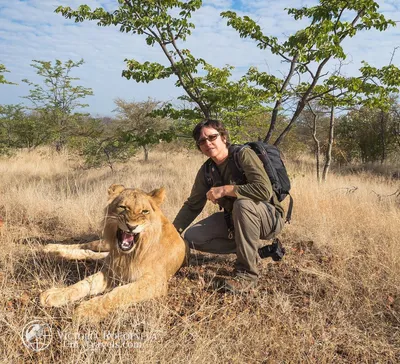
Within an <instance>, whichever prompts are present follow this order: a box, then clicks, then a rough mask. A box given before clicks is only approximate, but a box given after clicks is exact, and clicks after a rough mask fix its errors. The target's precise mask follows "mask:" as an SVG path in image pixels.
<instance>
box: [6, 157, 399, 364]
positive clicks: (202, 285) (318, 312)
mask: <svg viewBox="0 0 400 364" xmlns="http://www.w3.org/2000/svg"><path fill="white" fill-rule="evenodd" d="M150 157H151V158H152V161H150V162H149V163H143V162H141V161H140V160H134V161H131V162H130V163H129V164H127V165H125V166H122V165H121V166H117V168H116V173H115V174H114V175H113V174H111V172H110V171H109V170H108V169H98V170H82V169H81V168H78V167H79V163H78V162H79V161H77V160H74V159H73V158H72V156H69V155H68V154H62V155H58V154H53V153H51V152H50V151H46V150H43V151H42V152H41V153H31V154H20V155H18V156H16V157H15V158H13V159H11V160H0V173H1V175H2V178H1V181H0V216H1V217H3V219H4V226H3V227H2V230H1V233H0V234H1V235H0V244H1V249H0V292H1V293H0V328H1V330H0V357H2V358H4V359H3V360H4V361H5V362H13V363H14V362H24V363H27V362H54V361H57V362H63V363H64V362H65V363H81V362H88V363H89V362H157V363H164V362H173V363H188V362H193V363H210V362H226V363H269V362H287V363H289V362H290V363H293V362H294V363H304V362H310V363H331V362H345V363H355V362H371V363H372V362H373V363H377V362H380V363H387V362H393V363H395V362H399V361H400V333H399V327H400V288H399V287H400V252H399V249H398V244H399V236H400V201H399V199H400V197H396V196H391V197H385V196H388V195H390V194H392V193H393V192H394V191H396V190H397V189H398V188H399V184H398V182H397V183H396V182H395V181H392V180H388V179H383V178H379V177H373V176H372V175H369V174H366V173H364V174H362V175H357V176H355V175H348V176H334V175H331V176H330V179H329V181H328V182H327V183H326V184H324V185H322V186H320V187H318V186H317V185H316V184H315V182H314V177H313V176H312V174H311V168H310V165H309V163H297V164H293V165H291V166H289V169H290V170H291V173H292V180H293V197H294V200H295V207H294V208H295V210H294V216H293V222H292V224H291V225H288V226H286V228H285V230H284V232H283V233H282V234H281V236H282V240H283V241H284V243H285V246H286V248H287V251H288V254H287V255H286V256H285V259H284V260H283V261H282V262H280V263H272V262H271V261H267V260H266V261H263V262H262V269H261V271H262V278H261V282H260V285H259V288H258V289H257V291H256V292H255V293H254V294H251V295H247V296H243V297H240V296H231V295H223V294H219V293H215V292H213V291H212V290H211V289H209V276H210V275H212V274H215V273H216V272H220V273H221V272H222V273H223V272H225V271H229V270H231V268H232V262H233V261H234V256H227V257H223V256H211V255H201V254H196V255H193V257H192V258H193V259H192V261H193V262H194V265H192V266H191V267H187V268H184V269H182V270H181V271H180V272H179V273H178V274H177V275H176V276H175V277H174V278H172V279H171V282H170V292H169V295H168V297H165V298H162V299H157V300H153V301H150V302H145V303H140V304H135V305H133V306H132V307H130V308H128V309H126V310H125V311H123V312H116V313H115V315H113V316H112V317H110V318H108V319H107V320H105V321H103V322H102V323H101V324H100V325H99V326H81V327H77V326H76V324H75V323H73V322H72V320H71V317H72V313H73V309H74V307H73V306H72V305H71V306H68V307H65V308H60V309H43V308H41V307H39V305H38V295H39V293H40V292H41V291H42V290H44V289H47V288H49V287H51V286H53V285H56V286H63V285H68V284H71V283H73V282H76V281H77V280H78V279H81V278H82V277H83V276H85V275H88V274H91V273H92V272H94V271H95V270H97V269H98V266H99V265H100V264H101V262H91V263H88V262H86V263H85V262H68V261H63V260H57V259H55V258H48V257H43V256H41V255H40V254H38V253H37V252H36V250H37V247H38V245H39V244H43V243H48V242H61V241H68V240H69V241H71V240H72V239H75V240H76V241H78V240H83V241H84V240H87V239H89V238H93V237H94V236H96V235H97V234H98V222H99V221H100V219H101V215H102V207H103V205H104V202H105V200H106V196H105V191H106V189H107V187H108V186H109V185H110V184H112V183H116V182H118V183H123V184H125V185H127V186H135V187H139V188H142V189H144V190H151V189H153V188H156V187H159V186H161V185H163V186H165V187H166V188H167V193H168V199H167V201H166V202H165V204H164V207H163V210H164V213H165V214H166V216H167V217H169V218H170V219H171V220H172V219H173V218H174V216H175V214H176V213H177V211H178V210H179V208H180V206H181V204H182V202H183V201H184V199H185V197H186V196H187V195H188V194H189V191H190V188H191V183H192V181H193V179H194V176H195V173H196V171H197V168H198V166H199V165H200V164H201V163H202V161H203V159H202V157H201V156H199V155H198V154H197V153H180V154H176V155H167V154H165V153H161V152H160V153H153V154H152V155H151V156H150ZM353 186H355V187H356V188H357V189H355V188H354V187H353ZM212 210H213V207H211V206H207V209H206V211H205V212H204V213H203V216H205V215H206V214H207V213H210V212H212ZM33 319H41V320H43V321H45V322H47V323H48V324H49V325H51V327H52V332H53V341H52V343H51V345H50V347H49V348H48V349H46V350H44V351H41V352H38V353H35V352H33V351H31V350H28V349H27V348H25V347H24V345H23V344H22V341H21V337H20V335H21V331H22V328H23V326H24V325H25V324H26V323H28V322H29V321H31V320H33ZM59 334H60V335H62V334H64V335H65V337H64V339H61V338H60V337H59ZM111 334H113V335H114V337H113V338H111V337H110V336H108V337H103V335H111ZM115 335H116V336H115ZM118 335H120V336H118ZM124 335H125V336H124ZM139 339H141V341H138V340H139ZM71 343H72V344H74V345H75V347H69V345H70V344H71ZM95 345H96V347H94V346H95ZM123 345H125V346H129V345H130V346H134V347H135V348H132V347H131V348H126V347H122V346H123ZM113 346H114V347H113ZM117 346H120V347H117Z"/></svg>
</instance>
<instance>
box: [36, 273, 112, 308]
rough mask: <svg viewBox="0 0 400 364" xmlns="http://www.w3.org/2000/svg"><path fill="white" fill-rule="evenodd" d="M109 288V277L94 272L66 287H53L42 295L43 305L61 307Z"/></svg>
mask: <svg viewBox="0 0 400 364" xmlns="http://www.w3.org/2000/svg"><path fill="white" fill-rule="evenodd" d="M106 288H107V279H106V277H105V276H104V273H103V272H98V273H96V274H93V275H91V276H89V277H87V278H85V279H84V280H82V281H79V282H78V283H75V284H73V285H72V286H69V287H66V288H51V289H48V290H47V291H44V292H43V293H42V294H41V295H40V303H41V305H42V306H47V307H59V306H63V305H66V304H67V303H70V302H74V301H77V300H80V299H81V298H84V297H86V296H92V295H96V294H99V293H103V292H104V291H105V289H106Z"/></svg>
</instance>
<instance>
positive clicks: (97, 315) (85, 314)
mask: <svg viewBox="0 0 400 364" xmlns="http://www.w3.org/2000/svg"><path fill="white" fill-rule="evenodd" d="M107 314H108V312H107V311H106V310H104V309H103V308H102V305H101V304H100V302H99V300H98V299H97V298H92V299H91V300H89V301H86V302H82V303H81V304H79V305H78V307H76V309H75V311H74V317H73V319H74V321H78V322H90V323H97V322H99V321H100V320H101V319H103V318H105V317H106V316H107Z"/></svg>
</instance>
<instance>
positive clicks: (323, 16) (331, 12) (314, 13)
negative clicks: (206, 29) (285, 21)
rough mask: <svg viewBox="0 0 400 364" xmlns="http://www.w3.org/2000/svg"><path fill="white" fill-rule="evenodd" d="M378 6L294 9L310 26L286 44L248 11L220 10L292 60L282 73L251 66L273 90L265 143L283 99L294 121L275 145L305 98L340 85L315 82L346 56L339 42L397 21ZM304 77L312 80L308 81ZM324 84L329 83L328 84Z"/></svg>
mask: <svg viewBox="0 0 400 364" xmlns="http://www.w3.org/2000/svg"><path fill="white" fill-rule="evenodd" d="M378 7H379V5H378V4H377V3H376V2H375V1H373V0H351V1H348V0H320V4H319V5H316V6H313V7H302V8H300V9H295V8H290V9H288V14H290V15H292V16H293V17H294V19H295V20H299V19H303V18H308V19H310V25H309V26H307V27H306V28H304V29H301V30H299V31H298V32H296V33H295V34H293V35H291V36H289V38H288V39H287V40H286V41H284V42H283V43H279V42H278V39H277V38H276V37H270V36H267V35H265V34H263V32H262V31H261V27H260V26H259V25H258V24H257V23H256V22H255V21H254V20H252V19H251V18H249V17H247V16H244V17H239V16H237V14H236V13H235V12H233V11H226V12H223V13H222V14H221V15H222V16H223V17H224V18H226V19H227V20H228V25H229V26H232V27H233V28H234V29H236V30H237V31H238V32H239V34H240V36H241V37H246V38H250V39H253V40H255V41H256V42H257V47H258V48H260V49H263V50H265V49H268V50H269V51H270V52H271V53H272V54H274V55H277V56H278V57H280V58H281V59H282V60H283V61H284V62H285V63H287V64H288V70H287V72H286V75H285V76H284V77H283V78H278V77H275V76H273V75H269V74H267V73H266V72H260V71H258V70H257V69H256V68H251V69H250V70H249V71H248V77H249V79H250V80H251V81H254V82H256V83H257V84H258V85H259V86H261V87H262V88H263V89H265V90H270V91H271V92H273V93H274V98H275V104H274V107H273V112H272V115H271V120H270V127H269V130H268V133H267V135H266V137H265V141H266V142H269V141H270V139H271V137H272V135H273V133H274V130H275V128H276V123H277V120H278V119H277V118H278V115H279V113H280V112H281V110H282V107H283V106H284V105H285V104H288V103H292V104H293V103H294V106H295V108H294V112H293V115H292V116H291V119H290V122H289V123H288V125H287V126H286V128H285V129H284V130H283V132H282V133H281V134H280V135H279V136H278V137H277V139H276V141H275V143H274V144H276V145H279V144H280V143H281V142H282V140H283V139H284V138H285V136H286V135H287V133H288V132H289V131H290V129H291V128H292V127H293V125H294V124H295V122H296V121H297V120H298V118H299V116H300V114H301V113H302V111H303V110H304V108H305V106H306V105H307V103H309V102H310V101H312V100H314V99H317V98H319V97H323V96H324V95H325V94H327V93H332V92H333V91H334V90H335V87H336V86H335V85H331V86H330V87H328V88H326V87H325V88H320V89H319V91H316V90H317V85H318V84H319V83H320V82H321V81H323V80H324V79H326V77H327V75H328V74H329V71H326V72H325V73H323V72H324V69H325V66H326V65H327V63H328V62H329V61H330V60H332V59H337V60H344V59H345V58H346V55H345V52H344V49H343V47H342V45H341V44H342V42H343V40H344V39H346V38H349V37H353V36H355V35H356V33H357V32H359V31H362V30H368V29H372V28H373V29H377V30H379V31H383V30H386V29H387V27H389V26H394V25H395V22H394V21H392V20H387V19H386V18H385V17H384V16H383V15H382V14H379V13H378ZM347 19H350V21H348V20H347ZM294 76H298V77H296V78H295V77H294ZM305 76H307V77H308V78H309V80H310V81H304V79H305ZM326 85H327V86H329V83H328V84H326Z"/></svg>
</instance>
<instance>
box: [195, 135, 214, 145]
mask: <svg viewBox="0 0 400 364" xmlns="http://www.w3.org/2000/svg"><path fill="white" fill-rule="evenodd" d="M218 137H219V134H212V135H209V136H207V137H205V138H201V139H199V140H198V141H197V143H196V144H197V145H198V146H199V147H200V146H201V145H204V144H206V141H207V140H208V141H209V142H213V141H214V140H216V139H217V138H218Z"/></svg>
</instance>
